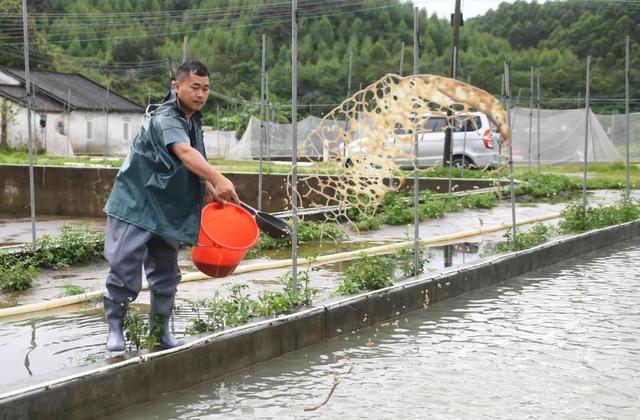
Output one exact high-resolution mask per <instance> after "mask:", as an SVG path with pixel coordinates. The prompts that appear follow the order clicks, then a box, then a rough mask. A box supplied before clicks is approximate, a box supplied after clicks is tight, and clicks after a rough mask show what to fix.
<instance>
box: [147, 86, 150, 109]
mask: <svg viewBox="0 0 640 420" xmlns="http://www.w3.org/2000/svg"><path fill="white" fill-rule="evenodd" d="M149 105H151V89H149V88H147V106H149Z"/></svg>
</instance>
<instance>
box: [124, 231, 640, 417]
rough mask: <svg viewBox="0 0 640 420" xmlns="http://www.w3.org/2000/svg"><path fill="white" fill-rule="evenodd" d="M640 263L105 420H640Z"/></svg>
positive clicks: (562, 279) (553, 278)
mask: <svg viewBox="0 0 640 420" xmlns="http://www.w3.org/2000/svg"><path fill="white" fill-rule="evenodd" d="M639 260H640V240H636V241H632V242H626V243H623V244H618V245H616V246H614V247H610V248H607V249H604V250H600V251H597V252H592V253H590V254H586V255H583V256H581V257H578V258H574V259H570V260H567V261H564V262H562V263H559V264H556V265H554V266H552V267H549V268H547V269H543V270H539V271H536V272H532V273H529V274H528V275H525V276H521V277H518V278H515V279H512V280H509V281H505V282H502V283H499V284H497V285H494V286H491V287H488V288H485V289H482V290H477V291H473V292H470V293H468V294H465V295H463V296H459V297H457V298H454V299H450V300H448V301H445V302H441V303H437V304H434V305H431V306H430V307H429V308H428V309H427V310H425V311H418V312H415V313H412V314H409V315H408V316H403V317H401V318H399V319H397V320H394V321H391V322H387V323H384V324H381V325H377V326H375V327H372V328H369V329H365V330H361V331H359V332H357V333H356V334H354V335H348V336H343V337H341V338H339V339H336V340H333V341H330V342H327V343H324V344H321V345H317V346H313V347H309V348H305V349H302V350H300V351H297V352H293V353H289V354H286V355H284V356H282V357H280V358H277V359H274V360H271V361H269V362H266V363H263V364H259V365H256V366H253V367H251V368H248V369H245V370H242V371H240V372H237V373H234V374H231V375H228V376H226V377H224V378H221V379H220V380H217V381H215V382H211V383H206V384H202V385H199V386H197V387H194V388H192V389H189V390H187V391H183V392H180V393H175V394H170V395H165V396H163V397H161V398H159V399H158V400H157V401H155V402H152V403H150V404H147V405H143V406H139V407H136V408H133V409H130V410H127V411H125V412H121V413H119V414H117V415H114V416H113V417H112V418H113V419H196V418H197V419H217V418H220V419H223V418H224V419H233V418H242V419H246V418H264V419H271V418H273V419H290V418H291V419H293V418H327V419H335V418H345V419H346V418H375V419H397V418H412V419H413V418H415V419H423V418H455V419H458V418H474V419H476V418H505V417H506V418H524V417H526V418H575V419H582V418H616V419H620V418H629V419H631V418H634V419H637V418H638V416H639V415H640V414H639V413H640V333H639V332H638V331H639V330H640V309H639V308H640V293H638V290H639V289H640V264H638V261H639ZM336 377H338V378H339V380H340V383H339V384H338V385H337V387H336V388H335V392H334V394H333V395H332V396H331V398H330V399H329V401H328V402H327V404H326V405H324V406H322V407H320V408H318V409H317V410H316V411H305V410H304V408H305V407H308V406H313V405H317V404H319V403H321V402H322V401H323V400H324V399H325V398H326V397H327V395H328V394H329V391H330V390H331V388H332V383H333V381H334V380H335V378H336Z"/></svg>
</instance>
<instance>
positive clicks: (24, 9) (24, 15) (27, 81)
mask: <svg viewBox="0 0 640 420" xmlns="http://www.w3.org/2000/svg"><path fill="white" fill-rule="evenodd" d="M22 33H23V36H24V79H25V90H26V93H27V97H26V102H27V132H28V136H29V205H30V206H31V246H32V248H33V250H34V251H35V250H36V194H35V185H34V180H33V178H34V176H33V133H32V132H31V129H32V127H31V103H32V100H33V98H32V97H31V72H30V68H29V27H28V16H27V0H22Z"/></svg>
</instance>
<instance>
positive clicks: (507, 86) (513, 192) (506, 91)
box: [504, 61, 517, 243]
mask: <svg viewBox="0 0 640 420" xmlns="http://www.w3.org/2000/svg"><path fill="white" fill-rule="evenodd" d="M504 95H505V100H506V102H507V125H509V126H511V114H510V112H509V111H510V108H511V86H510V83H509V63H508V62H506V61H505V63H504ZM509 187H510V189H511V232H512V235H513V243H515V242H516V233H517V232H516V189H515V185H514V175H513V137H512V138H511V140H509Z"/></svg>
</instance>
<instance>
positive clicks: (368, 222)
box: [354, 215, 384, 232]
mask: <svg viewBox="0 0 640 420" xmlns="http://www.w3.org/2000/svg"><path fill="white" fill-rule="evenodd" d="M383 222H384V218H383V216H381V215H377V216H372V217H363V218H362V219H361V220H357V221H355V223H354V224H355V226H356V229H358V230H359V231H363V232H364V231H368V230H378V229H380V226H382V223H383Z"/></svg>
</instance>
